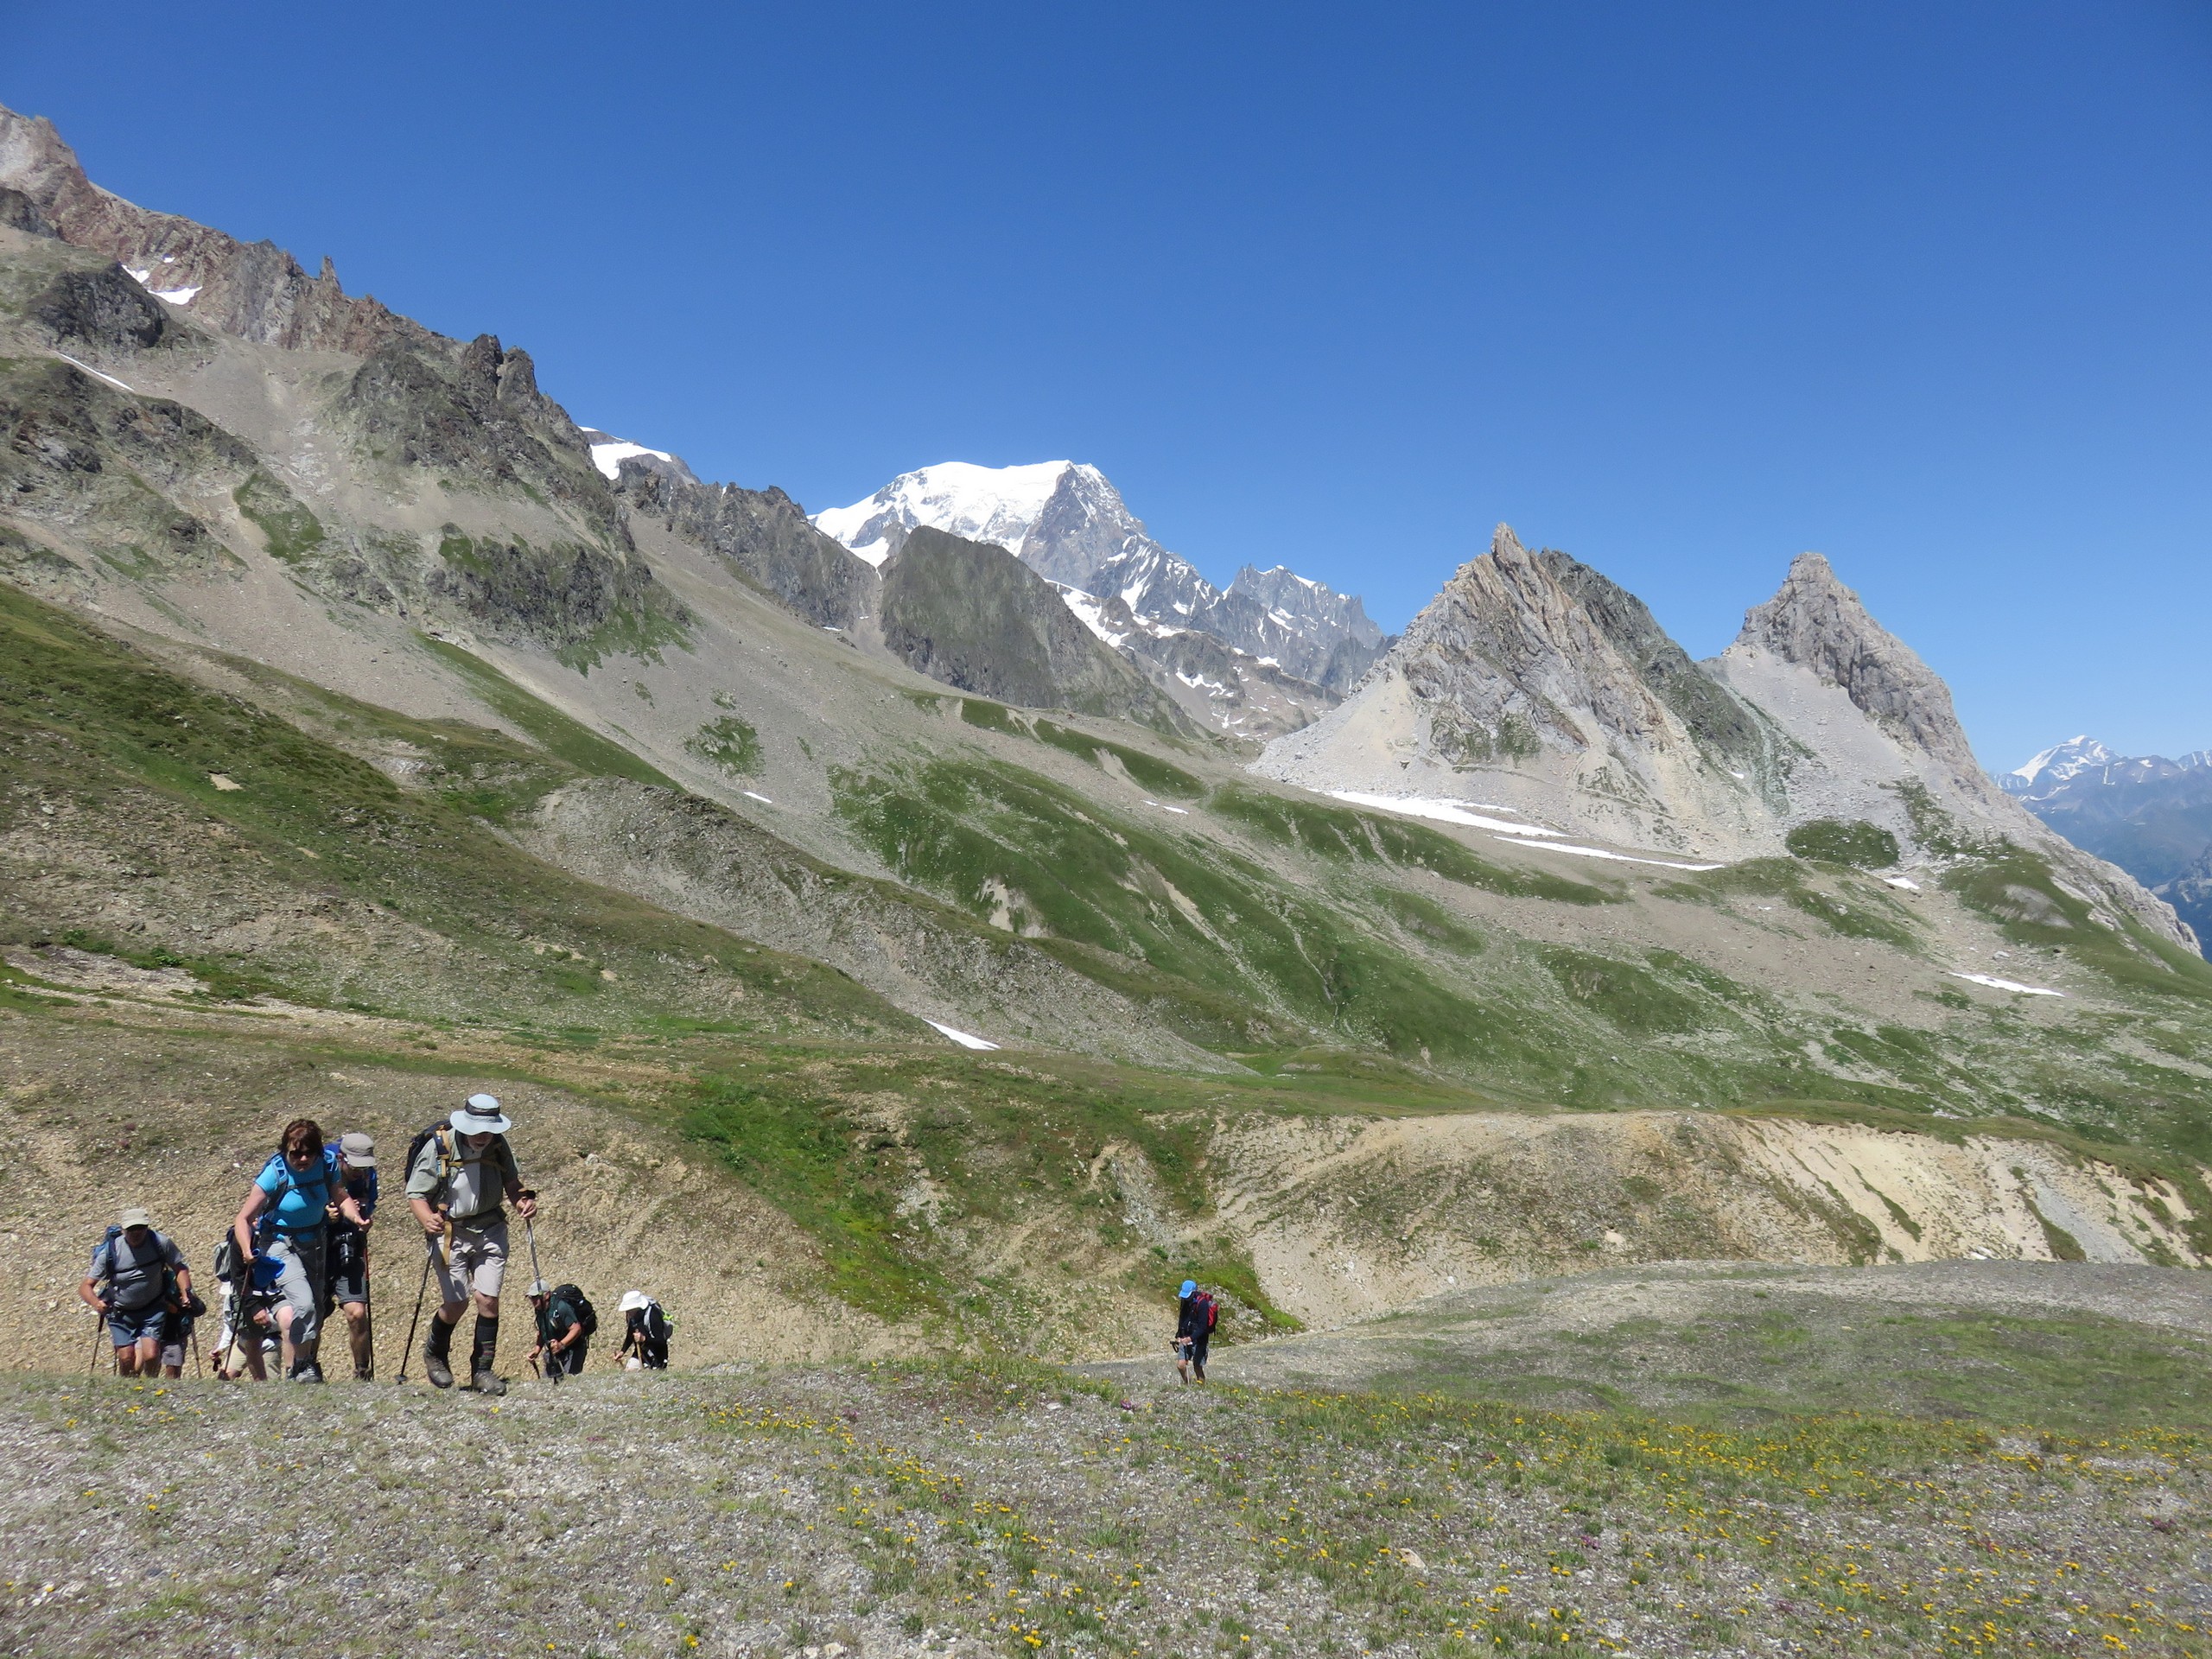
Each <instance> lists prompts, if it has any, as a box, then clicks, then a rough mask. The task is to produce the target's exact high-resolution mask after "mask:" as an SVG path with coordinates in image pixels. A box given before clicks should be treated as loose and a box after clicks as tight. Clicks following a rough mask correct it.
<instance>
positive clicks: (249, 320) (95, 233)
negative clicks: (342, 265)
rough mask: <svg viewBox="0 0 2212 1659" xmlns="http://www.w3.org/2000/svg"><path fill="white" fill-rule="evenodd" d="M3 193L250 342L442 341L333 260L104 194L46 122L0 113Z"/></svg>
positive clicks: (359, 345)
mask: <svg viewBox="0 0 2212 1659" xmlns="http://www.w3.org/2000/svg"><path fill="white" fill-rule="evenodd" d="M0 187H4V188H6V189H7V190H8V191H10V192H12V193H15V194H19V195H21V197H22V199H23V201H24V202H25V203H26V204H27V205H28V212H29V213H30V214H32V215H35V218H36V219H37V220H38V221H40V222H42V223H43V224H45V225H46V226H48V229H49V230H50V231H52V232H57V233H59V235H60V237H61V238H62V239H63V240H65V241H67V242H72V243H74V244H75V245H77V246H79V247H80V248H89V249H92V251H95V252H97V253H100V254H103V255H105V257H108V258H110V259H112V260H114V261H116V262H117V263H118V264H119V265H121V266H122V267H123V268H124V270H128V271H130V273H132V275H133V276H134V277H136V278H137V279H138V280H140V281H142V282H143V283H144V284H145V285H146V286H147V287H149V288H150V289H156V290H159V291H161V292H163V293H168V294H178V295H183V296H185V298H184V299H183V301H182V302H181V303H184V304H186V305H188V306H189V308H190V311H191V315H192V316H193V317H194V320H195V321H199V322H201V323H203V324H205V325H206V326H207V327H211V328H215V329H219V330H220V331H221V332H223V333H225V334H236V335H237V336H238V338H240V339H242V340H257V341H260V342H262V343H264V344H266V345H272V346H293V347H308V348H319V349H323V350H329V351H340V352H350V353H354V354H356V355H358V356H366V355H368V354H369V353H372V352H373V351H375V350H376V349H377V347H378V346H380V345H381V344H383V343H384V342H385V341H386V340H394V339H410V340H418V341H429V340H434V339H435V338H436V337H435V335H433V334H430V332H429V330H428V329H426V328H423V327H421V326H420V325H419V324H417V323H414V322H410V321H408V320H407V319H406V318H404V317H400V316H396V315H393V314H392V313H391V312H390V311H388V310H386V309H385V308H384V307H383V306H381V305H379V304H378V302H376V301H375V300H374V299H370V298H361V299H353V298H349V297H348V296H346V293H345V291H344V289H341V288H340V286H339V282H338V274H337V272H336V271H335V270H333V269H332V267H331V264H330V261H329V260H327V259H325V260H324V261H323V262H322V269H321V271H320V272H319V273H317V274H316V275H315V276H313V277H310V276H308V274H307V272H306V271H305V270H302V268H301V266H300V264H299V262H298V261H297V260H296V259H294V258H293V257H292V256H291V255H290V254H289V253H287V252H285V251H283V249H282V248H279V247H277V245H276V244H274V243H273V242H265V241H264V242H255V243H245V242H240V241H238V239H237V238H233V237H229V236H226V235H225V234H224V233H223V232H220V231H215V230H210V229H209V228H208V227H207V226H205V225H198V224H194V222H193V221H192V220H191V219H181V218H179V217H178V216H176V215H175V214H174V213H153V212H149V210H148V209H146V208H143V207H138V206H137V205H136V204H135V203H132V202H129V201H125V200H124V199H123V198H122V197H120V196H118V195H115V194H111V193H110V192H108V191H105V190H103V189H101V188H99V186H98V185H96V184H94V183H93V182H92V181H91V180H90V179H88V178H86V176H85V169H84V168H83V167H82V166H81V165H79V162H78V160H77V156H76V152H75V151H73V150H72V149H70V148H69V146H68V145H67V144H66V143H62V141H61V137H60V134H59V133H57V132H56V131H55V130H54V124H53V123H52V122H50V121H48V120H47V119H45V118H43V117H29V116H23V115H18V114H17V113H16V111H13V110H10V109H6V108H3V107H0ZM16 211H17V212H21V211H22V210H16ZM9 222H10V223H13V222H15V221H14V220H13V219H10V220H9ZM18 228H29V225H22V226H18Z"/></svg>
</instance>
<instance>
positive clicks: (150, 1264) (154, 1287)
mask: <svg viewBox="0 0 2212 1659" xmlns="http://www.w3.org/2000/svg"><path fill="white" fill-rule="evenodd" d="M183 1267H184V1252H183V1251H182V1250H180V1249H177V1247H176V1245H175V1243H173V1242H172V1241H171V1240H170V1239H169V1237H168V1235H167V1234H165V1233H156V1234H154V1235H153V1236H152V1237H150V1238H149V1239H148V1240H147V1241H146V1243H145V1244H144V1246H143V1248H136V1247H133V1245H132V1244H131V1243H130V1235H129V1234H128V1233H118V1234H117V1235H116V1236H114V1237H112V1238H104V1239H102V1240H101V1241H100V1242H99V1244H98V1245H97V1246H95V1247H94V1249H93V1250H92V1271H91V1272H90V1273H88V1274H86V1275H85V1276H86V1278H88V1279H92V1280H96V1281H97V1280H101V1279H106V1280H110V1281H112V1282H111V1284H110V1286H109V1287H108V1295H107V1300H108V1301H109V1302H110V1303H111V1305H113V1306H117V1307H121V1308H128V1309H130V1310H131V1311H133V1312H136V1311H137V1310H138V1309H140V1308H143V1307H151V1306H153V1305H154V1304H155V1303H156V1302H157V1301H159V1300H161V1299H162V1277H163V1274H164V1273H165V1272H166V1273H175V1272H178V1271H180V1270H181V1269H182V1268H183Z"/></svg>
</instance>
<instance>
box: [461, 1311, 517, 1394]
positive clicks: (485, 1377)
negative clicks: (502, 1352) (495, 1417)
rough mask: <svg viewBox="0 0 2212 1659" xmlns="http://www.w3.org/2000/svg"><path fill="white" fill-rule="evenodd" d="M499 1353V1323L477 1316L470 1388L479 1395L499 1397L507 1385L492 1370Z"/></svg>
mask: <svg viewBox="0 0 2212 1659" xmlns="http://www.w3.org/2000/svg"><path fill="white" fill-rule="evenodd" d="M498 1353H499V1320H497V1319H486V1318H485V1317H484V1316H483V1315H482V1314H478V1315H477V1316H476V1334H475V1339H474V1342H473V1343H472V1344H470V1353H469V1357H468V1386H469V1387H470V1388H472V1389H475V1390H476V1392H477V1393H479V1394H492V1395H499V1394H505V1392H506V1391H507V1385H506V1383H505V1382H503V1381H501V1379H500V1378H499V1375H498V1373H497V1372H495V1371H493V1369H492V1361H493V1357H495V1356H496V1355H497V1354H498Z"/></svg>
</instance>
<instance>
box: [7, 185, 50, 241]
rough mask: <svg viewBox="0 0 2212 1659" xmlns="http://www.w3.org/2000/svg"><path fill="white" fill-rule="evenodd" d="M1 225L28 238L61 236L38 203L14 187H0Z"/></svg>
mask: <svg viewBox="0 0 2212 1659" xmlns="http://www.w3.org/2000/svg"><path fill="white" fill-rule="evenodd" d="M0 225H4V226H7V227H8V229H10V230H11V231H21V232H23V234H24V235H26V236H42V237H47V238H59V237H60V234H61V233H60V232H59V231H57V230H55V229H54V226H53V224H52V222H51V221H50V220H48V218H47V216H46V215H45V214H44V213H41V212H40V211H39V207H38V204H37V203H36V202H35V201H33V200H31V199H30V198H29V196H27V195H25V194H23V193H22V191H20V190H17V189H16V188H13V187H12V186H6V185H0Z"/></svg>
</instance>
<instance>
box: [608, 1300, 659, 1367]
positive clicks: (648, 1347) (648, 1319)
mask: <svg viewBox="0 0 2212 1659" xmlns="http://www.w3.org/2000/svg"><path fill="white" fill-rule="evenodd" d="M622 1321H623V1329H622V1345H621V1347H620V1348H619V1349H617V1350H615V1353H616V1355H617V1356H618V1357H623V1356H626V1357H628V1358H629V1359H630V1360H631V1361H632V1362H633V1363H631V1364H630V1365H629V1366H628V1367H627V1368H626V1369H628V1370H633V1371H636V1370H646V1371H664V1370H667V1369H668V1332H669V1321H668V1315H667V1314H666V1313H663V1312H662V1311H661V1306H660V1304H659V1303H658V1302H657V1301H655V1300H653V1299H652V1297H650V1296H648V1295H646V1294H645V1292H644V1291H642V1290H626V1291H624V1292H623V1293H622Z"/></svg>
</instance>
